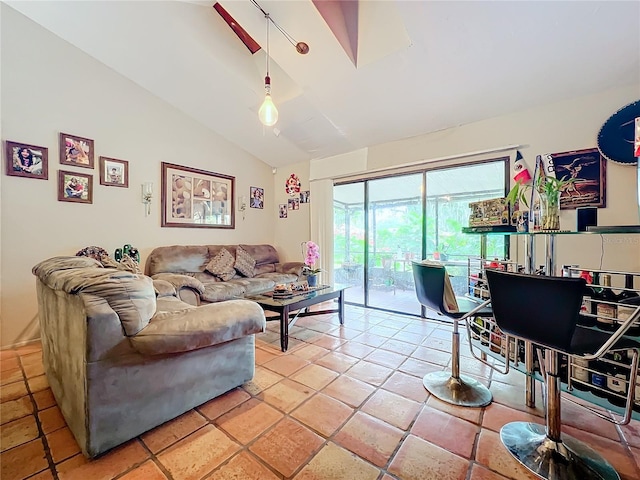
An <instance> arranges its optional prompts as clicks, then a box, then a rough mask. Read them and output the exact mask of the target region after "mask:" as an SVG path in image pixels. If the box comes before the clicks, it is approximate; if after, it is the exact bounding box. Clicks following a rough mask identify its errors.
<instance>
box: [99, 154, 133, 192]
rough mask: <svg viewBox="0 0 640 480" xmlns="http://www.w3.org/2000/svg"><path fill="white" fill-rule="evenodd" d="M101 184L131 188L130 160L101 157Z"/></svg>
mask: <svg viewBox="0 0 640 480" xmlns="http://www.w3.org/2000/svg"><path fill="white" fill-rule="evenodd" d="M100 185H107V186H109V187H124V188H129V162H127V161H126V160H117V159H115V158H108V157H100Z"/></svg>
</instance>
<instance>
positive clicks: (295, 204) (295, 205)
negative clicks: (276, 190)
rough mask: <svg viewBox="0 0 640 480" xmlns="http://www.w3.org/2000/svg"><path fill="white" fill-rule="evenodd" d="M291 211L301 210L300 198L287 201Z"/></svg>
mask: <svg viewBox="0 0 640 480" xmlns="http://www.w3.org/2000/svg"><path fill="white" fill-rule="evenodd" d="M287 204H288V208H289V210H300V199H299V198H289V199H288V200H287Z"/></svg>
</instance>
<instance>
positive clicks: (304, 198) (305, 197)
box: [300, 190, 311, 203]
mask: <svg viewBox="0 0 640 480" xmlns="http://www.w3.org/2000/svg"><path fill="white" fill-rule="evenodd" d="M310 199H311V192H310V191H309V190H305V191H304V192H300V203H309V201H310Z"/></svg>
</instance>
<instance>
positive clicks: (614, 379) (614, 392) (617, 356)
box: [606, 352, 629, 407]
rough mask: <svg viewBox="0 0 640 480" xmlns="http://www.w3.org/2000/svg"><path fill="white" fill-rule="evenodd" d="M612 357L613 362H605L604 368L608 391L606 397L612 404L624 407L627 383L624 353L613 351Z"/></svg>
mask: <svg viewBox="0 0 640 480" xmlns="http://www.w3.org/2000/svg"><path fill="white" fill-rule="evenodd" d="M612 357H613V358H612V360H613V362H615V363H607V370H606V374H607V389H608V390H609V392H610V394H609V395H608V397H607V398H608V399H609V401H610V402H611V403H612V404H614V405H617V406H619V407H624V406H625V404H626V395H627V383H628V381H629V367H627V366H626V364H624V363H623V362H624V361H625V359H626V355H625V356H623V355H622V353H620V352H613V354H612Z"/></svg>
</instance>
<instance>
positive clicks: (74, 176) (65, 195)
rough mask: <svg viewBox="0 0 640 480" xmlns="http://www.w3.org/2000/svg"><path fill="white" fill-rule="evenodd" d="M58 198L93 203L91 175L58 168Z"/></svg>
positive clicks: (63, 200) (64, 200)
mask: <svg viewBox="0 0 640 480" xmlns="http://www.w3.org/2000/svg"><path fill="white" fill-rule="evenodd" d="M58 200H59V201H61V202H75V203H93V175H87V174H85V173H78V172H66V171H64V170H58Z"/></svg>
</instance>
